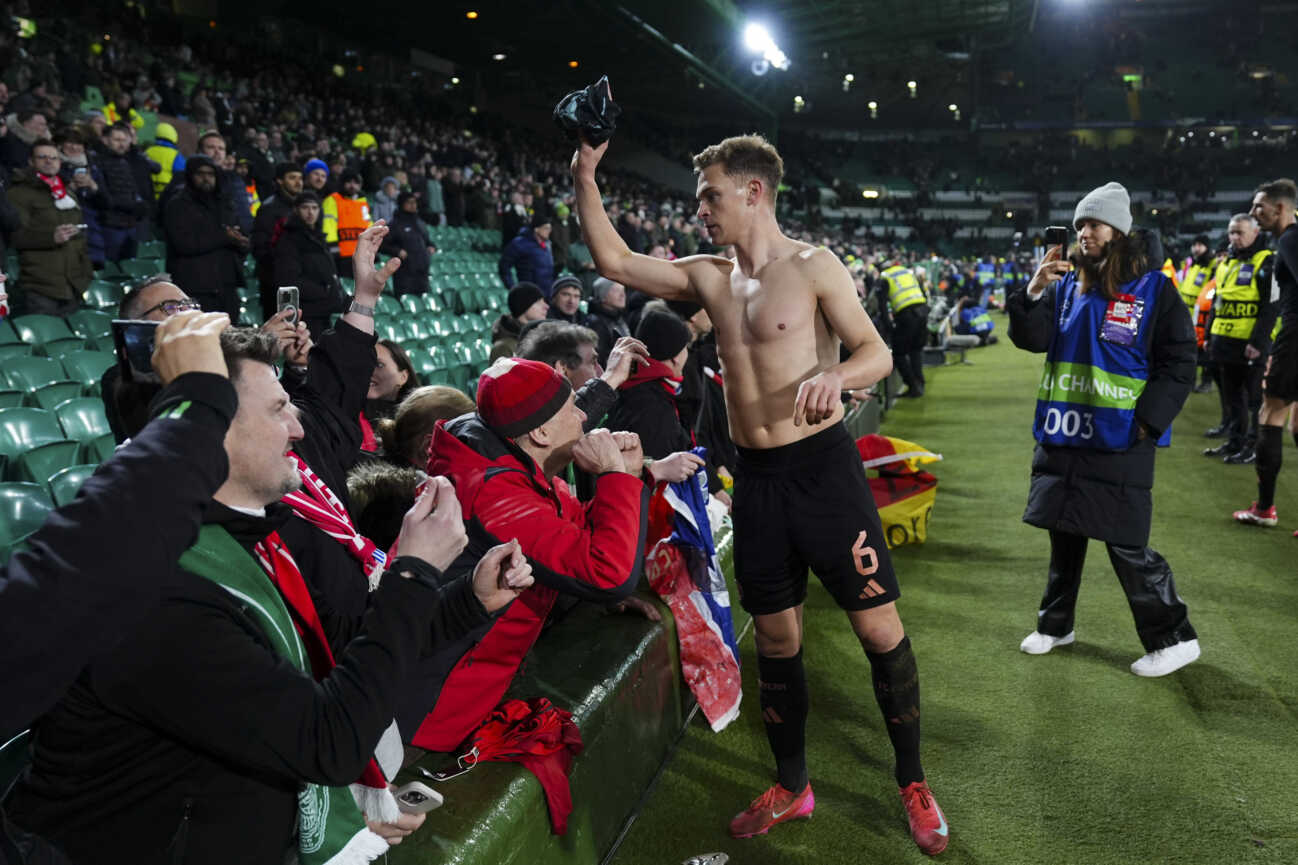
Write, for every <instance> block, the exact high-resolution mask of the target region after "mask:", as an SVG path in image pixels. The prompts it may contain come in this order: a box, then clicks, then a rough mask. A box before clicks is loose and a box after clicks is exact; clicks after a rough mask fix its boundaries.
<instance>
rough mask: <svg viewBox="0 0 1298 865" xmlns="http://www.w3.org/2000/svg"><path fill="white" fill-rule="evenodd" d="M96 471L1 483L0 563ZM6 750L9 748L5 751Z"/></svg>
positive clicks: (80, 469)
mask: <svg viewBox="0 0 1298 865" xmlns="http://www.w3.org/2000/svg"><path fill="white" fill-rule="evenodd" d="M96 468H98V466H96V465H74V466H68V467H67V468H63V469H59V470H58V471H56V472H55V473H54V474H52V475H50V476H49V477H48V478H46V479H45V480H43V481H41V482H40V483H32V482H30V481H15V482H5V483H0V562H6V561H8V560H9V556H10V554H12V553H13V552H14V550H16V549H19V548H21V547H22V545H23V542H24V541H25V540H26V539H27V538H28V536H30V535H31V534H32V532H34V531H36V530H37V529H39V528H40V527H41V524H42V523H44V522H45V518H46V517H47V516H49V513H50V511H52V510H54V508H57V507H62V506H63V505H66V504H67V503H68V502H70V501H72V500H73V499H74V498H76V496H77V491H78V490H80V489H81V485H82V484H84V483H85V482H86V479H87V478H88V477H90V476H91V475H92V474H94V473H95V469H96ZM7 749H8V746H6V752H7ZM0 783H4V782H3V781H0Z"/></svg>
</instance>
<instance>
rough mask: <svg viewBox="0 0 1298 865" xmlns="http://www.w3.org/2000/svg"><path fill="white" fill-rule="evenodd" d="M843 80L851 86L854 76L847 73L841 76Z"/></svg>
mask: <svg viewBox="0 0 1298 865" xmlns="http://www.w3.org/2000/svg"><path fill="white" fill-rule="evenodd" d="M843 80H844V81H846V82H847V83H848V84H851V83H852V82H853V81H855V80H856V76H855V75H853V74H852V73H851V72H849V73H847V74H846V75H844V76H843Z"/></svg>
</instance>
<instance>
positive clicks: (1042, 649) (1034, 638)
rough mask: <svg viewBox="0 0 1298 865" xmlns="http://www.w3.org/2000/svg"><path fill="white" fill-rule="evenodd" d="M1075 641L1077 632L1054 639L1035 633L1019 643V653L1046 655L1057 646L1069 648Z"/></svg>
mask: <svg viewBox="0 0 1298 865" xmlns="http://www.w3.org/2000/svg"><path fill="white" fill-rule="evenodd" d="M1075 639H1077V632H1076V631H1069V632H1068V633H1067V634H1065V635H1064V636H1062V637H1052V636H1050V635H1049V634H1043V633H1041V632H1040V631H1033V632H1032V633H1030V634H1028V635H1027V636H1026V637H1024V638H1023V642H1021V643H1019V651H1020V652H1027V653H1028V654H1029V655H1044V654H1045V653H1046V652H1049V651H1050V650H1051V649H1053V648H1054V647H1055V646H1067V645H1068V644H1069V643H1071V642H1072V641H1073V640H1075Z"/></svg>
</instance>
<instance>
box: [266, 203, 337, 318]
mask: <svg viewBox="0 0 1298 865" xmlns="http://www.w3.org/2000/svg"><path fill="white" fill-rule="evenodd" d="M275 285H276V286H278V287H283V286H285V285H296V286H297V288H298V295H299V297H300V298H301V300H302V319H303V320H304V321H305V322H306V324H307V327H309V328H310V329H311V335H312V337H314V338H318V337H319V334H320V333H322V332H324V330H325V329H326V328H327V327H328V326H329V316H331V315H333V314H334V313H335V312H343V311H344V310H345V309H346V308H347V301H346V296H345V295H344V294H343V289H342V285H341V284H340V283H339V282H338V270H337V268H336V267H335V266H334V259H333V256H332V255H330V254H329V247H328V245H327V244H326V243H325V238H324V234H323V233H322V232H321V231H320V229H319V228H317V227H314V226H308V225H307V224H306V223H304V222H303V221H302V220H301V219H300V218H298V217H297V216H296V215H293V216H290V217H289V219H288V222H287V223H285V225H284V233H283V234H282V235H281V236H280V238H279V243H277V244H276V245H275Z"/></svg>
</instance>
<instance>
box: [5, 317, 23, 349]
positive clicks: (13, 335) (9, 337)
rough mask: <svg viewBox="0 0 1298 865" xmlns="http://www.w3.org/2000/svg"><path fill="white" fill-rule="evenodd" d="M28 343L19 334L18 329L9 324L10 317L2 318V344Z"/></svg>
mask: <svg viewBox="0 0 1298 865" xmlns="http://www.w3.org/2000/svg"><path fill="white" fill-rule="evenodd" d="M15 344H21V345H26V343H25V342H23V341H22V339H21V338H20V337H19V336H18V331H16V330H14V329H13V327H12V326H11V325H10V324H9V320H8V319H2V320H0V345H15Z"/></svg>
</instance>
